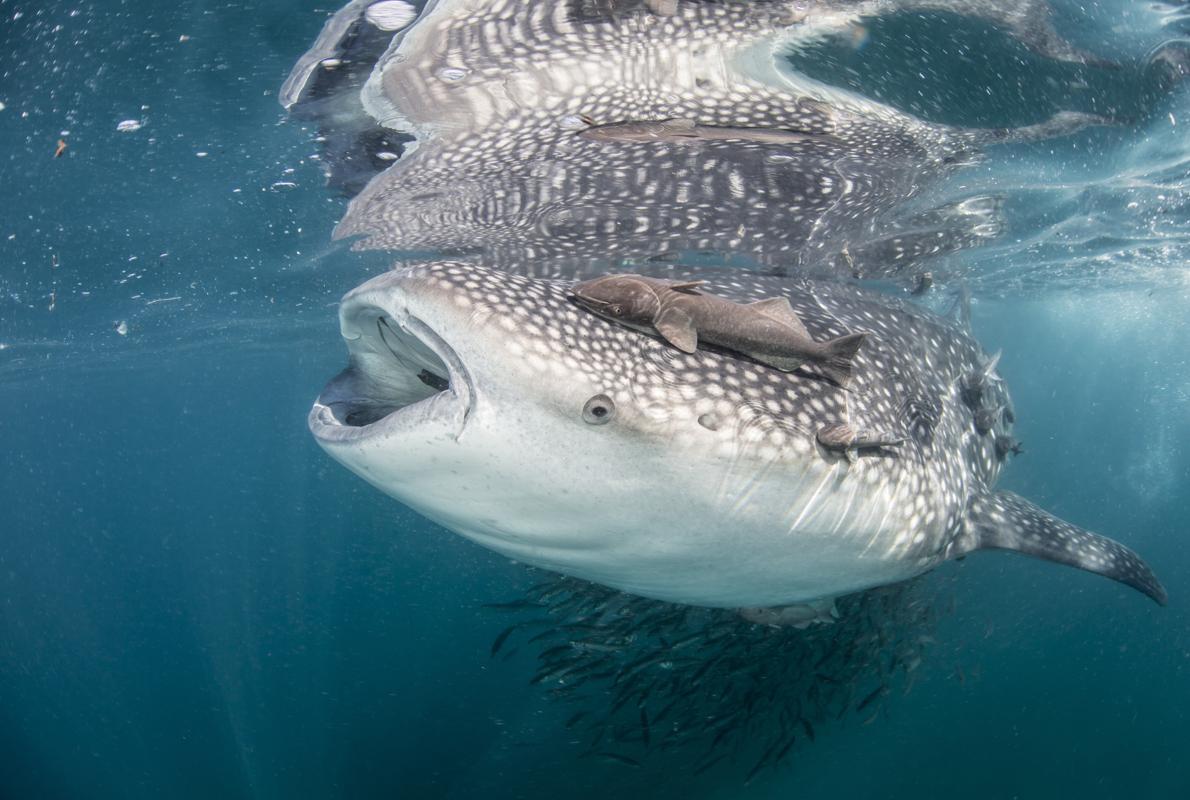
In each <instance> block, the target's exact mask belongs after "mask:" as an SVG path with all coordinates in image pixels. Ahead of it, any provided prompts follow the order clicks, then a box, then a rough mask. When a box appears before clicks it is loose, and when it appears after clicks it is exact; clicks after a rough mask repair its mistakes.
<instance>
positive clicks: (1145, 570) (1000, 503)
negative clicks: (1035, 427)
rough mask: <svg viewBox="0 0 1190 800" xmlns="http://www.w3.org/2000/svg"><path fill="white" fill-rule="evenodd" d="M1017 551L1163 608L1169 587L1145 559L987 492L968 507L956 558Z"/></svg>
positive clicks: (1020, 501)
mask: <svg viewBox="0 0 1190 800" xmlns="http://www.w3.org/2000/svg"><path fill="white" fill-rule="evenodd" d="M981 549H1000V550H1016V551H1017V552H1020V553H1026V554H1028V555H1031V556H1036V557H1037V558H1044V559H1046V560H1047V561H1056V562H1058V563H1059V564H1068V565H1070V566H1072V567H1078V568H1079V569H1085V570H1087V571H1088V572H1094V573H1097V574H1099V575H1104V576H1106V577H1108V578H1111V579H1112V580H1115V581H1119V582H1120V583H1123V584H1126V585H1128V586H1131V587H1132V588H1134V589H1137V590H1138V591H1141V592H1144V593H1145V594H1147V595H1148V596H1149V597H1151V598H1153V599H1154V600H1155V601H1157V603H1159V604H1160V605H1165V603H1166V601H1167V599H1168V596H1167V595H1166V593H1165V587H1163V586H1162V585H1161V581H1159V580H1157V576H1156V575H1154V574H1153V570H1151V569H1150V568H1149V565H1148V564H1146V563H1145V562H1144V561H1143V560H1141V557H1140V556H1138V555H1137V554H1136V553H1134V552H1132V551H1131V550H1129V549H1128V548H1127V547H1125V546H1124V545H1122V544H1120V543H1119V542H1116V541H1113V540H1111V539H1108V538H1107V537H1105V536H1099V535H1098V534H1094V533H1091V532H1090V531H1085V530H1083V529H1082V528H1079V527H1077V526H1075V525H1071V524H1070V523H1069V522H1065V521H1064V520H1060V519H1058V518H1057V517H1055V516H1054V515H1053V514H1050V513H1049V512H1047V511H1044V510H1042V509H1040V508H1038V507H1037V506H1035V505H1033V504H1032V503H1030V502H1029V501H1028V500H1026V499H1024V498H1023V497H1019V496H1017V495H1015V494H1013V493H1012V492H988V493H985V494H980V495H977V496H976V497H974V498H972V500H971V502H970V503H969V504H968V506H967V516H966V520H965V530H964V532H963V534H962V535H961V536H960V537H959V539H958V540H956V541H955V543H954V545H953V547H952V552H951V554H950V555H952V556H960V555H963V554H965V553H967V552H970V551H972V550H981Z"/></svg>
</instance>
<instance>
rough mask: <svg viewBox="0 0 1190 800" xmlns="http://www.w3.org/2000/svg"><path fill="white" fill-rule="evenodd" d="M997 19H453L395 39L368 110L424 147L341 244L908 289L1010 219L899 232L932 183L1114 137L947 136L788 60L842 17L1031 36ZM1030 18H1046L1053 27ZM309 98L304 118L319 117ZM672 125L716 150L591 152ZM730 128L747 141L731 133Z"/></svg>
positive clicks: (790, 14) (746, 15) (537, 264)
mask: <svg viewBox="0 0 1190 800" xmlns="http://www.w3.org/2000/svg"><path fill="white" fill-rule="evenodd" d="M663 5H664V4H663ZM996 5H997V4H990V5H989V4H983V3H975V2H961V1H956V2H953V3H947V4H939V3H922V4H913V3H900V4H898V3H863V4H859V3H837V4H820V5H818V6H814V5H811V6H807V5H806V4H802V3H793V2H751V3H702V2H699V3H692V2H681V3H678V4H676V7H674V8H673V9H672V13H661V14H659V13H657V11H658V8H657V4H652V5H651V6H646V5H643V4H636V3H615V2H611V3H597V2H588V3H583V2H548V1H543V2H534V3H524V2H490V3H477V2H463V0H442V1H441V2H438V3H435V4H431V5H430V6H428V7H427V8H426V9H425V10H424V11H423V12H422V14H421V16H420V17H419V18H418V20H417V21H416V22H415V23H414V24H413V25H411V26H410V27H409V28H407V29H405V30H403V31H401V32H400V33H398V34H397V35H396V37H395V38H394V40H393V43H392V46H390V48H389V49H388V51H387V52H386V53H385V54H384V55H383V56H381V57H379V59H378V62H377V64H376V68H375V70H373V71H372V73H371V76H370V78H369V79H368V80H367V82H366V85H365V86H364V88H363V90H362V95H361V96H362V107H363V108H366V109H367V111H368V113H369V115H370V116H369V120H371V123H370V124H374V125H377V126H379V129H381V130H393V131H402V132H404V133H406V134H411V135H413V136H415V137H416V138H417V139H418V144H417V147H416V148H415V149H412V150H411V151H408V152H406V153H405V155H404V156H403V157H402V158H401V159H400V160H399V161H398V162H396V164H395V165H393V166H392V167H390V168H389V169H387V170H386V171H384V172H383V173H381V174H380V175H379V176H378V177H377V178H376V179H375V180H373V181H372V183H371V184H369V185H368V187H367V188H366V189H364V190H363V191H362V192H361V193H360V194H359V195H358V196H357V197H356V198H355V200H354V201H353V203H352V205H351V208H350V209H349V211H348V213H347V215H346V217H345V218H344V220H343V221H342V223H341V224H340V226H339V228H338V230H337V235H339V236H360V237H362V239H361V241H360V243H359V246H362V247H368V248H382V249H389V250H393V251H405V252H408V251H415V252H426V251H431V252H434V251H436V252H442V253H453V254H456V255H466V256H468V257H469V258H472V259H474V260H475V261H477V262H479V263H485V264H488V265H492V266H498V267H500V268H503V269H508V270H513V271H518V272H525V273H533V274H545V273H549V274H557V275H573V274H575V273H576V272H578V271H580V270H585V271H588V272H590V271H598V270H599V269H600V267H601V266H602V265H605V264H609V263H617V262H619V261H622V260H624V259H629V260H639V259H645V258H650V257H665V258H672V257H678V256H681V255H683V254H690V253H696V252H708V251H709V252H716V253H731V254H732V256H733V257H735V258H737V259H743V260H744V261H745V263H750V264H754V265H760V266H765V267H769V268H773V269H779V270H790V269H813V270H817V271H826V272H841V273H844V274H848V275H870V274H890V273H896V272H898V271H900V270H901V269H903V268H904V265H905V264H907V263H910V262H914V261H917V260H920V259H922V258H925V257H929V256H933V255H937V254H940V253H946V252H950V251H953V250H955V249H958V248H961V247H965V246H970V245H975V244H978V243H981V242H983V241H985V240H987V238H989V237H991V236H994V235H996V233H998V232H999V230H1000V225H999V221H998V215H999V208H998V205H997V204H996V203H995V202H989V201H984V200H980V201H975V202H967V203H964V204H959V205H951V206H948V207H946V208H941V209H939V210H938V211H937V212H936V213H934V214H933V217H934V219H933V220H932V221H931V222H930V224H927V225H924V226H923V225H920V224H917V223H915V222H913V221H912V220H906V219H904V218H902V217H900V216H898V215H897V214H895V213H893V212H894V211H895V210H896V209H897V208H898V207H899V206H901V205H903V204H904V203H905V201H907V200H910V199H913V198H915V197H916V196H917V195H918V194H919V193H920V191H921V189H922V188H923V187H924V186H927V185H929V184H930V183H931V182H933V181H934V180H936V179H937V178H938V177H940V176H942V175H944V174H946V173H947V172H948V171H950V170H953V169H954V168H956V167H957V166H959V165H962V164H965V163H969V162H970V161H971V160H973V159H975V158H977V156H978V152H979V150H980V149H981V147H982V146H983V145H985V144H991V143H996V142H999V141H1004V140H1011V139H1012V138H1014V137H1016V138H1026V137H1038V136H1049V135H1056V134H1060V133H1064V132H1068V131H1070V130H1072V129H1075V128H1077V127H1079V126H1080V125H1083V124H1087V123H1089V122H1094V121H1096V120H1095V119H1094V118H1090V117H1082V116H1079V115H1065V116H1064V117H1063V118H1062V120H1061V123H1062V124H1059V125H1055V126H1052V127H1049V128H1046V127H1044V126H1039V127H1035V128H1032V129H1022V130H1020V131H1017V132H1005V131H979V130H962V129H956V128H951V127H946V126H940V125H933V124H929V123H926V122H923V121H921V120H918V119H915V118H913V117H911V116H909V115H907V114H903V113H901V112H898V111H896V110H894V109H892V108H890V107H887V106H884V105H881V104H879V103H876V102H874V101H871V100H868V99H865V98H862V97H859V96H857V95H854V94H850V93H847V92H843V91H841V90H837V89H833V88H830V87H827V86H824V85H822V84H818V83H816V82H813V81H810V80H808V79H806V78H804V77H801V76H798V75H796V74H794V73H792V72H791V71H789V70H788V69H784V68H782V66H781V65H782V63H783V61H782V59H781V58H780V57H779V53H780V51H781V49H782V48H783V47H786V46H789V42H790V41H793V40H796V39H798V38H805V37H806V36H810V35H812V34H814V33H815V32H816V31H821V30H831V29H832V27H833V26H836V25H837V24H838V23H839V21H840V20H845V19H854V18H856V17H857V16H859V15H863V14H872V13H888V12H889V11H892V10H897V9H902V8H914V7H919V6H920V7H922V8H927V7H928V8H939V7H942V6H945V7H947V8H949V9H951V10H955V11H957V12H959V13H969V14H974V15H978V16H983V17H984V18H985V19H989V20H991V21H993V22H996V23H998V24H1005V25H1008V27H1009V28H1010V29H1012V30H1014V31H1016V32H1017V33H1021V34H1022V35H1024V34H1023V32H1022V31H1021V30H1020V29H1019V28H1017V27H1013V25H1010V24H1008V20H1009V19H1010V18H1011V20H1017V19H1021V18H1024V17H1023V16H1021V15H1020V14H1018V15H1016V16H1013V15H1012V14H1008V13H1006V12H1005V11H1004V7H1003V6H1002V5H1001V6H999V9H1000V10H999V11H994V10H991V8H992V6H996ZM1014 7H1015V8H1017V10H1018V11H1019V10H1020V9H1023V8H1025V7H1028V8H1029V9H1031V11H1030V18H1038V19H1040V18H1041V17H1040V16H1038V14H1039V13H1040V12H1039V11H1037V9H1043V8H1044V6H1043V5H1041V4H1037V3H1028V4H1015V5H1014ZM662 11H666V9H662ZM1013 24H1015V23H1013ZM1037 30H1041V28H1037ZM1034 32H1035V31H1034V30H1033V29H1030V33H1034ZM1052 41H1061V40H1060V39H1057V38H1056V37H1054V38H1053V39H1052ZM1033 43H1034V44H1035V45H1037V48H1038V49H1039V50H1040V51H1042V52H1048V53H1051V54H1060V51H1061V48H1054V47H1050V46H1045V45H1043V44H1041V43H1040V42H1039V41H1037V40H1036V39H1035V37H1034V40H1033ZM1071 52H1073V50H1072V51H1071ZM1067 56H1069V54H1067ZM361 57H364V58H367V57H368V55H367V54H365V55H363V56H361ZM370 57H373V58H374V57H375V56H374V54H371V56H370ZM298 74H304V73H301V71H300V70H299V71H295V75H298ZM311 81H312V79H309V78H308V82H311ZM291 82H294V83H295V85H294V86H292V87H291V88H290V90H289V91H288V93H287V95H286V97H287V100H288V101H289V102H291V103H294V104H296V107H297V108H301V102H300V97H301V96H302V95H301V82H300V81H296V82H295V81H293V79H291ZM313 83H314V84H317V82H316V81H313ZM349 91H350V92H351V93H353V94H360V90H359V89H358V88H357V87H356V86H355V85H354V84H353V85H351V87H350V90H349ZM295 98H298V99H295ZM665 120H688V121H691V122H692V123H696V124H697V125H698V126H700V128H701V129H702V130H703V131H717V132H719V133H718V135H717V136H709V135H704V137H703V138H702V140H701V141H698V142H697V146H691V142H690V141H689V140H688V139H687V140H683V141H680V142H673V141H636V142H634V141H612V142H609V141H599V140H597V139H594V140H593V137H589V136H586V135H584V132H585V131H586V130H587V129H588V128H589V127H591V126H592V125H594V126H601V127H603V126H609V125H611V126H614V125H616V124H624V123H629V124H631V123H663V122H664V121H665ZM331 127H334V126H333V125H332V126H331ZM732 130H735V131H740V132H741V134H740V136H739V138H736V139H733V138H731V137H730V136H728V135H724V134H723V131H732ZM748 131H756V132H757V133H756V134H753V135H748V134H747V132H748ZM781 132H800V133H802V134H806V135H804V136H803V137H802V138H800V139H799V138H798V137H788V138H787V140H786V141H780V139H781V136H780V133H781ZM360 160H361V159H359V158H358V157H357V162H358V161H360Z"/></svg>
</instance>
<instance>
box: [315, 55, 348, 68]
mask: <svg viewBox="0 0 1190 800" xmlns="http://www.w3.org/2000/svg"><path fill="white" fill-rule="evenodd" d="M318 63H319V64H321V65H322V68H323V69H335V68H336V67H341V66H343V59H341V58H324V59H322V61H319V62H318Z"/></svg>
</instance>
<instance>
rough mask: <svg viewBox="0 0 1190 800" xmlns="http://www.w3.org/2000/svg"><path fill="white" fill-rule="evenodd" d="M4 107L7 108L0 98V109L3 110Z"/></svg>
mask: <svg viewBox="0 0 1190 800" xmlns="http://www.w3.org/2000/svg"><path fill="white" fill-rule="evenodd" d="M6 108H8V106H6V105H4V101H3V100H0V111H3V110H4V109H6Z"/></svg>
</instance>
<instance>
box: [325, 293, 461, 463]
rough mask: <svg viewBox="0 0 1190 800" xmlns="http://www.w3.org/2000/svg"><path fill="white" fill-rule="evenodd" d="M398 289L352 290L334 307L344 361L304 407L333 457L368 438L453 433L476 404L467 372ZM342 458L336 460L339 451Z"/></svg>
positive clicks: (449, 435)
mask: <svg viewBox="0 0 1190 800" xmlns="http://www.w3.org/2000/svg"><path fill="white" fill-rule="evenodd" d="M405 300H406V298H405V296H404V295H403V294H402V293H400V292H392V291H389V292H386V293H379V292H364V291H358V290H357V291H356V292H352V293H351V294H350V295H348V296H347V297H346V298H344V301H343V304H342V306H341V307H340V312H339V320H340V329H341V332H342V336H343V339H344V341H345V342H346V344H347V349H348V353H349V362H350V363H349V366H348V367H347V368H346V369H345V370H343V371H342V372H340V373H339V374H338V375H336V376H335V377H334V378H332V379H331V381H330V382H329V383H328V384H327V385H326V387H325V388H324V389H323V390H322V393H321V394H320V395H319V397H318V399H317V401H315V403H314V407H313V408H312V409H311V410H310V416H309V425H310V431H311V432H312V433H313V434H314V438H315V439H316V440H317V441H318V443H319V444H320V445H322V446H323V447H324V448H325V449H326V450H327V451H328V452H330V453H331V455H333V456H335V457H336V458H339V454H338V452H337V451H339V450H340V449H341V448H343V447H345V446H346V447H353V446H358V445H360V444H362V443H364V442H366V441H367V440H370V439H376V440H380V439H384V440H392V439H393V438H394V437H405V436H408V437H418V438H423V437H425V436H431V437H439V436H448V437H450V438H453V439H456V440H457V439H458V437H459V436H461V435H462V433H463V430H464V428H465V426H466V424H467V420H468V417H469V416H470V413H471V410H472V408H473V406H474V400H475V389H474V384H473V382H472V378H471V375H470V373H469V372H468V371H467V368H466V366H465V365H464V364H463V361H462V359H461V358H460V357H459V356H458V354H457V352H456V351H455V349H454V348H453V347H452V346H451V345H450V344H449V343H448V342H447V341H446V340H445V339H444V338H442V336H440V335H439V334H438V333H437V332H436V331H435V330H434V329H433V328H432V327H431V326H430V325H429V324H427V323H426V322H425V321H424V320H422V319H420V318H419V317H418V316H416V315H415V314H414V313H412V312H411V311H410V309H409V307H408V304H407V303H406V302H405ZM340 460H342V459H341V458H340Z"/></svg>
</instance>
